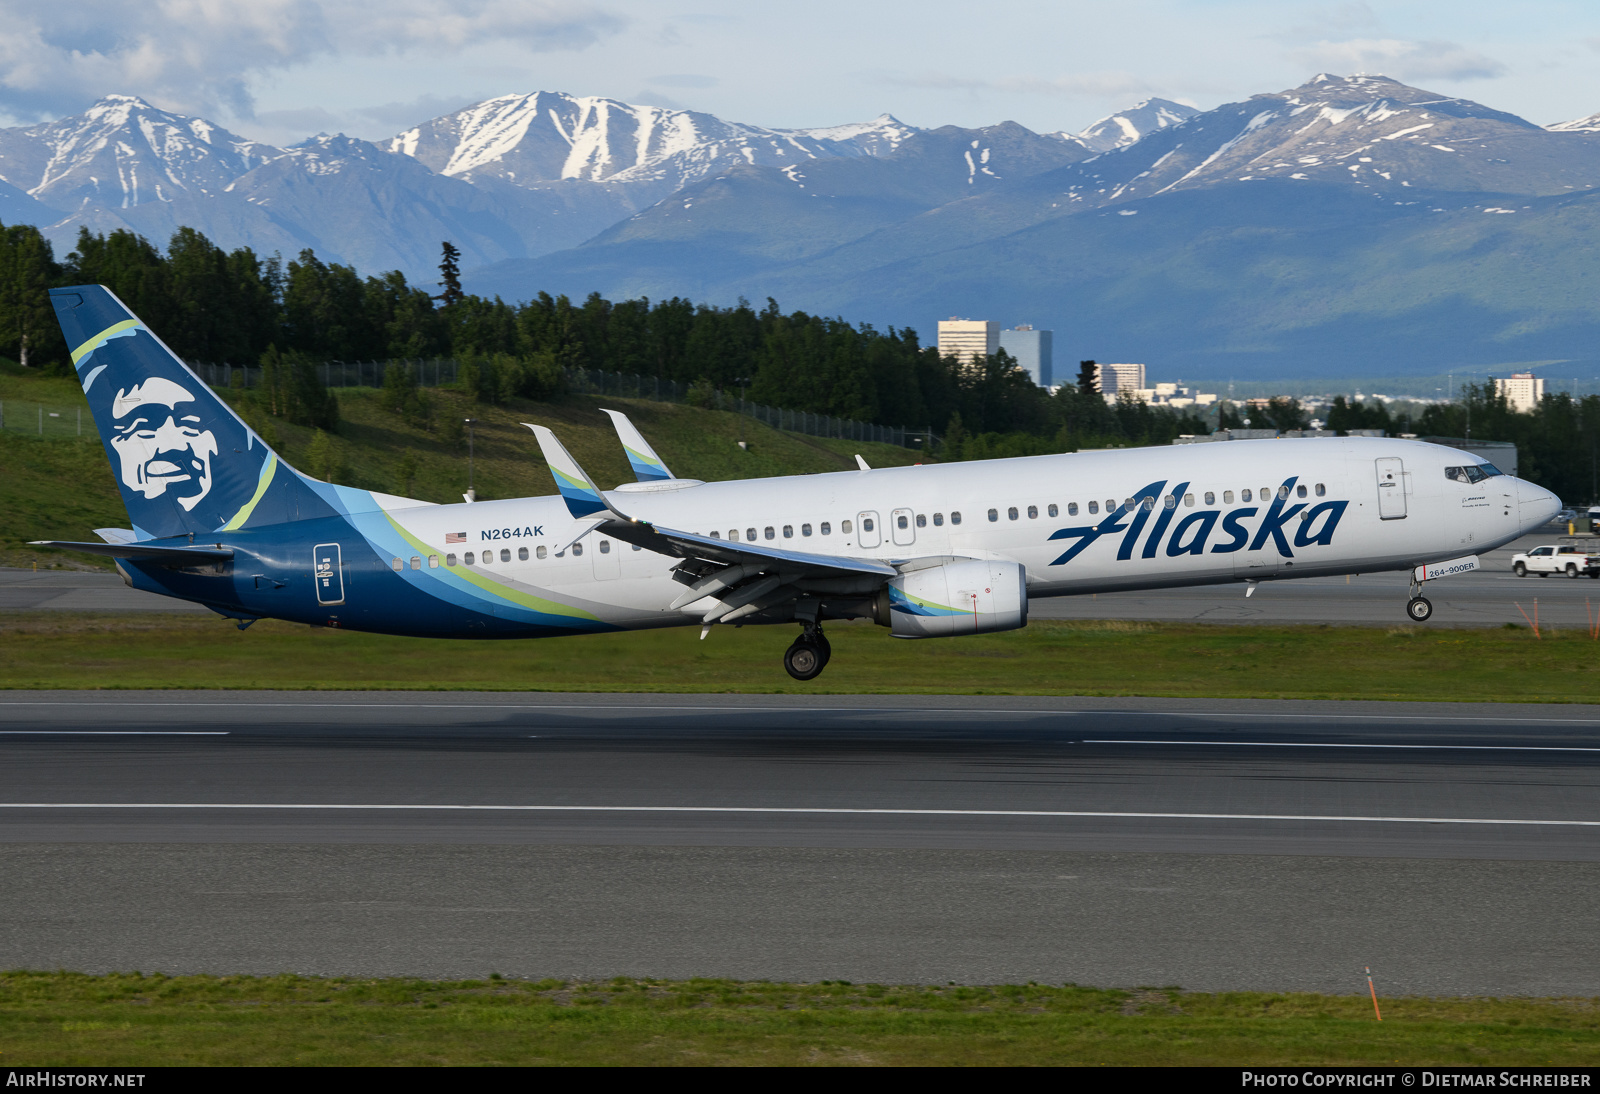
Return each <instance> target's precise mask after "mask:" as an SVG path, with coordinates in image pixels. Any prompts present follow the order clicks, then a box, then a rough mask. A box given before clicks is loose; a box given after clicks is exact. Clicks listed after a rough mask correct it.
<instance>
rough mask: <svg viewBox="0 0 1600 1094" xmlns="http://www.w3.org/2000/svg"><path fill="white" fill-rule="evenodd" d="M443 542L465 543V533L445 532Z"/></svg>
mask: <svg viewBox="0 0 1600 1094" xmlns="http://www.w3.org/2000/svg"><path fill="white" fill-rule="evenodd" d="M444 541H445V542H446V543H465V542H467V533H465V532H446V533H445V534H444Z"/></svg>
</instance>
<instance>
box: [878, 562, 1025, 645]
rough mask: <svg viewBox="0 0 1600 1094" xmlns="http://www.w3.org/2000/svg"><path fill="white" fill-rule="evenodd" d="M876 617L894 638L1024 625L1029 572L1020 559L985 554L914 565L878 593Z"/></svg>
mask: <svg viewBox="0 0 1600 1094" xmlns="http://www.w3.org/2000/svg"><path fill="white" fill-rule="evenodd" d="M877 621H878V622H879V623H880V624H882V625H883V626H886V627H888V628H889V633H890V634H892V635H894V636H895V637H896V638H949V637H951V636H953V635H958V634H984V633H987V632H989V631H1009V630H1015V629H1016V628H1018V627H1025V626H1027V624H1028V588H1027V573H1026V571H1025V570H1024V568H1023V567H1022V566H1021V565H1020V564H1018V563H1015V562H992V561H989V560H987V559H970V560H968V561H965V562H946V563H944V564H943V565H940V566H929V567H927V568H926V569H922V570H912V571H910V572H909V573H904V574H901V575H900V576H899V577H897V578H894V579H892V580H891V581H890V582H889V584H888V585H886V586H885V587H884V589H883V591H882V592H880V593H879V594H878V602H877Z"/></svg>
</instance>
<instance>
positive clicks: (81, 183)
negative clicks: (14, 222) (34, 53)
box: [0, 95, 283, 209]
mask: <svg viewBox="0 0 1600 1094" xmlns="http://www.w3.org/2000/svg"><path fill="white" fill-rule="evenodd" d="M282 154H283V152H282V150H281V149H278V148H274V147H272V146H271V145H266V144H261V143H259V142H256V141H251V140H246V139H245V138H244V137H240V136H238V135H236V134H234V133H230V132H228V131H227V130H226V129H223V128H222V127H221V126H217V125H213V124H212V123H211V122H208V121H206V120H204V119H203V118H188V117H184V116H183V115H180V114H172V113H168V112H167V111H165V110H158V109H156V108H155V107H153V106H151V105H150V104H149V103H147V102H145V101H144V100H143V99H140V98H137V97H135V96H132V95H108V96H106V97H105V98H104V99H101V100H100V101H99V102H97V103H95V104H94V105H93V106H91V107H90V108H89V109H88V110H86V111H84V112H83V113H82V114H76V115H73V116H71V117H67V118H61V119H59V120H57V121H53V122H46V123H44V124H43V125H35V126H28V127H26V128H17V129H4V130H0V178H4V179H5V181H7V182H9V183H11V184H12V185H13V186H15V187H17V188H18V189H21V190H25V191H27V192H28V193H29V194H32V195H33V196H34V197H35V198H37V199H39V200H40V201H43V202H44V203H45V204H47V205H51V206H54V207H55V208H58V209H72V208H74V207H76V206H78V205H81V204H83V203H86V202H87V203H93V204H96V205H102V206H109V207H112V208H127V207H130V206H134V205H139V204H142V203H144V202H147V201H168V200H171V199H172V198H174V197H176V196H177V195H179V194H183V193H193V194H215V193H218V192H220V191H222V190H223V189H225V188H226V187H227V185H228V183H230V182H232V181H233V180H234V179H236V178H238V177H239V176H240V175H242V174H244V173H245V172H246V171H249V170H250V169H252V168H254V167H257V166H260V165H261V164H263V163H266V162H267V161H269V160H271V159H274V158H275V157H277V156H281V155H282Z"/></svg>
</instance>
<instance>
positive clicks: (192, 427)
mask: <svg viewBox="0 0 1600 1094" xmlns="http://www.w3.org/2000/svg"><path fill="white" fill-rule="evenodd" d="M50 303H51V305H52V306H53V307H54V308H55V313H56V319H57V321H58V322H59V323H60V324H61V333H62V334H64V335H65V336H66V340H67V345H68V347H69V348H70V349H71V351H72V364H73V367H74V368H75V369H76V370H77V373H78V379H79V381H80V382H81V383H82V384H83V391H84V395H85V396H86V397H87V398H88V400H89V409H90V411H91V413H92V414H93V415H94V422H95V426H96V427H97V428H98V429H99V431H100V438H101V440H102V441H103V442H104V444H105V447H106V455H107V456H108V457H110V460H111V466H112V470H113V472H114V473H115V475H116V478H117V485H118V487H119V488H120V489H121V491H122V501H123V504H124V505H126V506H127V509H128V516H129V517H130V518H131V520H132V522H133V526H134V527H133V530H134V531H135V532H136V533H137V534H138V536H139V538H140V539H151V538H160V537H164V536H179V535H184V534H188V533H211V532H217V531H225V530H231V529H235V528H242V527H245V526H246V525H247V524H248V525H257V524H269V523H276V522H278V521H283V520H293V519H294V518H295V516H296V515H298V513H299V505H300V501H301V500H302V495H309V491H308V490H307V488H306V487H305V486H304V485H303V484H302V482H301V480H300V476H299V474H298V473H297V472H295V471H294V469H293V468H290V467H289V466H288V465H287V464H284V463H283V461H281V460H280V459H279V458H278V456H277V454H276V453H275V452H273V451H272V449H270V448H268V447H267V445H266V444H265V443H264V442H263V441H262V440H261V438H260V437H258V436H256V433H255V431H254V430H252V429H251V428H250V427H249V426H247V425H245V424H244V422H242V421H240V420H239V417H238V416H237V415H236V414H234V412H233V411H232V410H231V409H229V407H228V405H227V404H226V403H224V402H223V401H222V400H221V399H220V398H218V397H217V395H216V393H215V392H213V391H212V390H211V388H210V387H208V386H207V385H206V384H205V382H204V381H202V380H201V379H200V378H199V377H198V376H196V375H195V374H194V373H193V372H192V371H190V369H189V367H188V366H187V365H185V364H184V363H183V361H182V360H180V359H179V358H178V356H177V355H176V354H175V353H173V352H172V351H171V350H170V349H168V348H167V346H166V344H165V343H164V342H162V341H161V339H160V338H158V337H156V335H155V334H154V332H152V331H151V330H150V328H149V327H147V326H145V325H144V323H143V322H141V321H140V319H139V317H138V316H136V315H134V314H133V312H131V311H129V310H128V308H127V306H126V305H124V304H123V303H122V301H120V300H118V299H117V297H116V295H115V294H114V293H112V292H111V290H109V289H107V288H106V287H105V286H103V285H74V286H71V287H69V288H61V289H51V290H50Z"/></svg>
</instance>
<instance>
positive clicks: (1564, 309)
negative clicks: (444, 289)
mask: <svg viewBox="0 0 1600 1094" xmlns="http://www.w3.org/2000/svg"><path fill="white" fill-rule="evenodd" d="M1597 184H1600V115H1595V116H1591V117H1588V118H1583V119H1578V120H1575V121H1571V122H1564V123H1559V124H1556V125H1552V126H1547V127H1541V126H1538V125H1534V124H1533V123H1531V122H1528V121H1525V120H1523V119H1521V118H1518V117H1516V116H1515V115H1512V114H1508V113H1505V112H1502V111H1497V110H1494V109H1492V108H1490V107H1487V106H1483V105H1481V104H1478V103H1474V102H1471V101H1469V100H1465V99H1460V98H1455V97H1451V96H1445V95H1440V94H1436V93H1432V92H1428V91H1425V90H1422V89H1418V88H1414V87H1409V86H1407V85H1405V84H1402V83H1399V82H1397V81H1394V80H1391V79H1387V78H1384V77H1379V76H1350V77H1337V76H1330V75H1326V74H1324V75H1320V76H1317V77H1314V78H1313V79H1312V80H1310V81H1309V82H1307V83H1306V84H1304V85H1302V86H1300V87H1297V88H1292V89H1289V90H1286V91H1281V92H1274V93H1271V94H1263V95H1256V96H1253V97H1251V98H1249V99H1247V100H1245V101H1242V102H1237V103H1228V104H1224V105H1222V106H1219V107H1217V108H1215V109H1213V110H1209V111H1203V112H1202V111H1198V110H1196V109H1194V108H1192V107H1188V106H1184V105H1182V104H1178V103H1174V102H1169V101H1166V100H1160V99H1152V100H1147V101H1145V102H1143V103H1139V104H1137V105H1136V106H1135V107H1133V108H1131V109H1129V110H1126V111H1123V112H1120V113H1118V114H1115V115H1112V116H1111V117H1109V118H1105V119H1102V120H1101V121H1099V122H1096V123H1095V124H1094V125H1091V126H1089V127H1088V128H1086V129H1085V130H1083V131H1081V132H1078V133H1068V132H1053V133H1035V132H1033V131H1031V130H1028V129H1026V128H1024V127H1022V126H1020V125H1017V124H1015V123H1013V122H1002V123H1000V124H997V125H993V126H986V127H982V128H977V129H967V128H960V127H955V126H943V127H939V128H933V129H923V128H917V127H913V126H909V125H906V124H904V123H902V122H900V121H899V120H897V119H895V118H894V117H892V116H891V115H888V114H883V115H880V116H879V117H877V118H874V119H872V120H871V121H867V122H861V123H858V124H850V125H840V126H833V127H827V128H816V129H770V128H763V127H759V126H752V125H745V124H740V123H736V122H730V121H725V120H723V119H720V118H717V117H715V116H712V115H709V114H704V113H698V112H694V111H687V110H669V109H664V108H660V107H653V106H639V105H630V104H627V103H623V102H620V101H617V100H612V99H603V98H578V97H573V96H569V95H564V94H560V93H553V92H538V93H536V94H531V95H507V96H501V97H498V98H494V99H490V100H487V101H485V102H482V103H478V104H475V105H473V106H470V107H467V108H465V109H463V110H459V111H456V112H454V113H451V114H447V115H444V116H442V117H439V118H434V119H432V120H431V121H427V122H425V123H423V124H421V125H418V126H416V127H414V128H412V129H409V130H407V131H405V132H403V133H400V134H398V135H396V136H395V137H393V138H392V139H390V140H388V141H384V142H371V141H364V140H359V139H355V138H351V137H345V136H326V135H324V136H319V137H315V138H312V139H310V140H308V141H305V142H302V143H301V144H298V145H295V146H293V147H290V148H277V147H273V146H270V145H265V144H262V143H259V142H255V141H251V140H248V139H246V138H244V137H240V136H238V135H236V134H233V133H230V132H228V131H227V130H225V129H223V128H221V127H220V126H217V125H214V124H212V123H210V122H208V121H205V120H203V119H199V118H190V117H184V116H181V115H176V114H172V113H169V112H166V111H162V110H159V109H157V108H155V107H153V106H151V105H150V104H148V103H146V102H144V101H143V100H141V99H138V98H134V97H131V96H110V97H107V98H106V99H103V100H101V101H100V102H98V103H96V104H95V105H94V106H93V107H91V108H90V109H89V110H87V111H85V112H84V113H83V114H81V115H75V116H72V117H68V118H63V119H59V120H57V121H54V122H49V123H46V124H43V125H36V126H29V127H20V128H13V129H0V221H4V222H6V223H34V224H38V225H40V226H41V227H42V228H43V229H44V230H45V232H46V234H47V235H48V236H49V237H50V238H51V239H52V240H53V241H54V242H55V243H56V244H57V247H58V250H59V251H63V252H64V251H65V250H67V249H70V246H71V244H72V242H73V240H75V238H76V235H77V232H78V230H79V227H80V226H88V227H90V228H91V229H93V230H96V231H104V230H109V229H113V228H123V227H125V228H130V229H132V230H135V231H138V232H139V233H141V234H143V235H145V236H147V237H149V238H151V239H152V240H154V241H157V242H162V241H164V240H165V239H166V237H167V236H168V235H170V233H171V232H172V231H173V230H174V229H175V228H176V227H178V226H179V225H189V226H192V227H195V228H197V229H199V230H201V231H203V232H205V233H206V234H207V235H208V236H210V237H211V238H212V239H214V240H215V241H217V242H218V243H219V244H221V245H223V246H225V247H234V246H239V245H248V246H251V247H252V248H254V249H255V250H257V251H258V252H261V253H271V252H274V251H278V252H281V253H283V254H284V255H285V256H289V257H292V256H293V255H294V254H296V253H298V251H299V250H301V249H302V248H305V247H311V248H314V249H315V250H316V251H317V253H318V254H319V256H321V257H322V258H324V259H325V260H330V261H340V262H347V263H351V264H354V265H355V266H356V267H357V268H358V269H360V270H361V271H362V272H364V273H377V272H379V271H382V270H387V269H400V270H401V271H403V272H404V273H406V274H407V276H408V277H410V278H411V279H412V280H413V281H414V282H417V283H421V284H431V283H432V282H434V281H436V280H437V273H436V263H437V261H438V254H439V243H440V241H441V240H445V239H449V240H451V241H452V242H454V243H455V244H456V245H457V246H459V247H460V248H461V250H462V252H463V266H464V267H465V268H466V270H467V273H466V274H465V275H464V280H465V282H466V287H467V288H468V290H469V291H476V292H483V293H487V294H498V295H501V296H503V297H505V298H507V299H511V300H517V299H526V298H528V297H530V296H532V295H534V294H536V293H538V292H539V291H550V292H565V293H568V294H569V295H573V296H580V297H581V296H583V295H587V294H588V293H589V292H591V291H599V292H601V293H602V294H604V295H606V296H609V297H612V298H620V297H627V296H638V295H646V296H650V297H652V298H660V297H664V296H674V295H677V296H689V297H692V298H694V299H696V300H705V301H709V302H712V303H731V302H733V301H734V300H736V299H738V298H739V297H741V296H743V297H746V298H750V299H757V300H759V299H761V298H762V297H765V296H768V295H771V296H773V297H775V298H777V299H778V300H779V302H780V303H781V304H782V305H783V306H785V307H791V308H792V307H799V308H805V309H807V310H811V311H821V312H825V313H828V314H842V315H844V316H846V317H848V318H850V319H852V320H855V321H866V322H872V323H874V324H875V325H878V326H884V325H894V326H910V327H913V328H915V329H918V330H919V331H921V332H923V334H924V337H926V336H928V335H930V334H931V333H932V331H931V328H932V327H933V324H934V321H935V320H936V319H938V318H942V317H944V316H946V315H950V314H961V315H970V316H974V317H988V318H993V319H996V320H998V321H1000V322H1001V323H1002V324H1004V325H1008V326H1009V325H1012V324H1015V323H1024V322H1026V323H1032V324H1033V325H1035V326H1037V327H1046V328H1052V329H1054V330H1055V331H1056V336H1055V344H1056V346H1057V347H1058V349H1057V355H1058V356H1059V357H1061V358H1062V359H1063V360H1062V362H1059V363H1058V368H1062V367H1063V366H1064V365H1065V364H1067V363H1068V362H1069V360H1070V361H1075V360H1077V359H1078V358H1079V357H1095V358H1097V359H1100V360H1144V361H1147V362H1148V363H1150V364H1151V366H1152V369H1153V371H1154V372H1158V373H1160V374H1161V375H1163V376H1170V377H1177V376H1183V377H1186V378H1188V379H1190V380H1202V379H1204V380H1213V381H1214V380H1218V379H1226V378H1228V377H1236V378H1238V379H1278V378H1296V377H1305V376H1311V375H1323V376H1338V375H1356V374H1360V375H1368V376H1370V375H1381V374H1384V373H1389V374H1402V373H1410V374H1431V373H1436V372H1443V371H1445V370H1446V369H1449V368H1456V369H1460V370H1469V369H1473V368H1480V369H1490V368H1501V367H1509V366H1510V365H1512V364H1515V363H1529V362H1548V363H1550V367H1555V368H1557V371H1558V372H1559V374H1561V375H1578V374H1590V373H1594V372H1596V371H1600V370H1597V368H1596V366H1597V365H1600V353H1597V352H1596V351H1595V349H1594V346H1595V344H1596V342H1595V340H1596V336H1597V335H1600V304H1597V303H1596V302H1595V301H1594V300H1593V299H1592V297H1593V293H1592V292H1591V291H1589V286H1590V283H1589V282H1588V280H1587V278H1588V276H1589V274H1590V272H1591V268H1592V267H1593V266H1594V256H1595V250H1594V246H1595V240H1596V239H1597V238H1600V237H1597V235H1596V233H1600V195H1597V194H1596V190H1597V188H1600V187H1597ZM1596 276H1597V278H1600V273H1597V274H1596ZM1555 362H1560V363H1561V364H1560V365H1559V366H1556V365H1554V363H1555Z"/></svg>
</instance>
